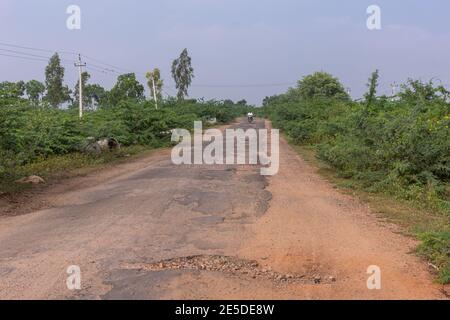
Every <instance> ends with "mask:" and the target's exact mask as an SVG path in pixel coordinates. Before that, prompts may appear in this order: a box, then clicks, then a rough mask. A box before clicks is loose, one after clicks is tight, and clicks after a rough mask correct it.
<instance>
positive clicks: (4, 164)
mask: <svg viewBox="0 0 450 320" xmlns="http://www.w3.org/2000/svg"><path fill="white" fill-rule="evenodd" d="M248 108H249V107H248V106H241V105H235V104H233V105H225V104H224V103H223V102H218V101H205V102H198V101H196V100H186V101H179V100H175V99H168V100H167V101H165V102H164V103H162V105H161V106H160V108H159V109H158V110H155V108H154V105H153V103H151V102H145V101H143V102H137V101H136V100H132V99H129V100H122V101H120V102H119V103H118V104H117V105H115V106H113V107H108V108H100V109H98V110H97V111H89V112H85V115H84V117H83V119H82V120H80V119H79V118H78V112H77V110H76V109H68V110H61V109H55V108H49V107H45V106H43V105H39V106H37V105H35V104H31V103H29V102H28V101H25V100H20V99H15V100H10V99H8V100H1V99H0V120H1V121H0V178H1V179H2V180H10V179H13V178H15V175H16V171H17V170H16V169H17V168H18V167H20V166H23V165H27V164H30V163H32V162H34V161H36V160H42V159H45V158H47V157H49V156H53V155H65V154H70V153H72V152H78V151H81V150H82V149H83V147H84V146H85V145H86V143H87V138H89V137H93V138H95V139H100V138H105V137H114V138H116V139H117V140H118V141H119V142H120V143H121V144H122V145H124V146H131V145H144V146H148V147H161V146H165V145H168V144H169V143H170V134H168V131H170V130H171V129H174V128H185V129H192V128H193V124H194V121H196V120H200V121H205V125H206V120H209V119H211V118H216V119H217V121H218V122H219V123H226V122H229V121H231V120H233V119H234V118H236V117H238V116H241V115H244V114H245V112H246V111H247V109H248Z"/></svg>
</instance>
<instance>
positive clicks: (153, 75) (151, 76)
mask: <svg viewBox="0 0 450 320" xmlns="http://www.w3.org/2000/svg"><path fill="white" fill-rule="evenodd" d="M145 76H146V78H147V80H148V81H147V85H148V87H149V89H150V95H151V96H152V98H154V97H155V94H156V98H157V99H158V100H161V97H162V94H161V92H162V87H163V85H164V81H163V80H162V79H161V71H160V70H159V69H158V68H155V69H153V71H150V72H147V74H146V75H145ZM153 82H154V84H155V91H156V93H155V92H153Z"/></svg>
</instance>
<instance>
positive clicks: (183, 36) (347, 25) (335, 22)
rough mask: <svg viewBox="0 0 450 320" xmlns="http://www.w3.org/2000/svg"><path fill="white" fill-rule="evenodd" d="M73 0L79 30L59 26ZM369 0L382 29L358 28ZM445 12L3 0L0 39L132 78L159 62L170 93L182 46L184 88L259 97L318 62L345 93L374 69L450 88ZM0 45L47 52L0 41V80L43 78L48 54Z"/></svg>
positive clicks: (426, 4) (404, 2)
mask: <svg viewBox="0 0 450 320" xmlns="http://www.w3.org/2000/svg"><path fill="white" fill-rule="evenodd" d="M72 4H75V5H78V6H79V7H80V8H81V12H82V16H81V30H69V29H67V27H66V20H67V18H68V16H69V15H68V14H66V9H67V7H68V6H69V5H72ZM371 4H376V5H378V6H380V8H381V24H382V25H381V26H382V29H381V30H376V31H369V30H368V29H367V27H366V20H367V17H368V15H367V13H366V9H367V7H368V6H369V5H371ZM449 18H450V1H448V0H432V1H425V0H422V1H419V0H396V1H392V0H379V1H376V0H371V1H366V0H342V1H337V0H322V1H320V0H270V1H269V0H161V1H159V0H152V1H142V0H126V1H125V0H123V1H119V0H90V1H88V0H71V1H65V0H39V1H36V0H34V1H32V0H28V1H26V0H1V1H0V30H1V33H0V43H8V44H14V45H19V46H26V47H34V48H42V49H50V50H58V51H69V52H81V53H82V54H84V55H87V56H90V57H92V58H94V59H96V60H99V61H102V62H105V63H108V64H112V65H114V66H117V67H120V68H123V69H126V70H131V71H135V72H137V73H138V75H139V77H138V78H139V79H140V81H141V83H142V84H145V82H144V78H143V74H144V73H145V72H146V71H148V70H150V69H152V68H154V67H159V68H160V69H161V71H162V75H163V78H164V80H165V83H166V88H165V91H166V92H167V93H170V94H173V95H174V94H175V89H174V83H173V80H172V79H171V76H170V66H171V63H172V61H173V59H175V58H176V57H177V56H178V55H179V53H180V52H181V50H182V49H183V48H185V47H186V48H188V51H189V53H190V55H191V57H192V63H193V67H194V69H195V79H194V81H193V84H192V85H193V86H192V87H191V88H190V90H189V93H190V96H191V97H194V98H201V97H205V98H206V99H210V98H216V99H226V98H230V99H233V100H239V99H244V98H245V99H247V100H248V101H249V102H251V103H254V104H259V103H260V102H261V100H262V99H263V98H264V97H265V96H267V95H273V94H277V93H281V92H284V91H286V89H287V88H288V87H289V84H290V83H295V82H296V81H297V80H298V79H300V78H301V77H303V76H305V75H307V74H309V73H312V72H314V71H320V70H323V71H327V72H330V73H332V74H333V75H335V76H338V77H339V78H340V79H341V81H342V82H343V84H344V85H345V86H346V87H349V88H351V90H352V95H353V96H354V97H355V98H357V97H360V96H361V95H362V94H363V93H364V91H365V89H366V88H365V85H366V82H367V78H368V77H369V75H370V73H371V72H372V71H373V70H374V69H376V68H378V69H379V70H380V74H381V79H380V82H381V83H380V93H386V94H387V93H389V92H390V86H389V84H390V83H393V82H397V83H401V82H404V81H406V79H408V78H410V77H412V78H420V79H422V80H429V79H431V78H436V79H439V80H440V81H442V83H443V84H446V85H447V86H448V87H450V85H448V84H450V73H449V70H450V25H449V24H450V19H449ZM1 49H3V50H1ZM5 50H14V51H20V52H27V53H31V54H35V55H39V56H49V55H51V53H48V52H44V51H43V52H37V51H29V50H25V49H19V48H12V47H7V46H3V45H0V81H5V80H8V81H18V80H30V79H37V80H41V81H43V80H44V68H45V66H46V62H44V61H35V60H33V61H30V60H22V59H17V58H12V57H6V56H2V55H1V54H9V55H17V53H15V52H11V51H5ZM62 57H63V58H64V59H67V60H73V58H74V56H73V55H70V54H62ZM35 58H38V57H35ZM87 62H88V65H89V64H90V65H91V66H92V63H94V64H95V65H98V63H95V62H93V61H92V60H91V61H87ZM65 67H66V77H65V81H66V83H67V84H68V85H69V87H70V88H73V86H74V84H75V82H76V77H77V70H76V69H75V67H74V66H73V64H72V63H71V62H70V61H67V62H65ZM92 67H93V66H92ZM89 72H90V73H91V75H92V78H91V83H99V84H101V85H103V86H104V87H106V88H108V89H109V88H110V87H111V86H112V85H113V84H114V83H115V80H116V78H117V74H113V73H107V74H103V73H100V72H98V71H92V70H89ZM269 84H281V85H279V86H265V85H269Z"/></svg>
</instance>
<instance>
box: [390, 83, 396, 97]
mask: <svg viewBox="0 0 450 320" xmlns="http://www.w3.org/2000/svg"><path fill="white" fill-rule="evenodd" d="M391 90H392V96H393V97H394V96H395V95H396V94H397V84H396V83H395V82H394V83H391Z"/></svg>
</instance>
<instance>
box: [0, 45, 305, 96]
mask: <svg viewBox="0 0 450 320" xmlns="http://www.w3.org/2000/svg"><path fill="white" fill-rule="evenodd" d="M0 46H7V47H13V48H21V49H26V50H34V51H41V52H58V53H62V54H70V55H78V53H75V52H71V51H63V50H49V49H42V48H35V47H30V46H22V45H15V44H10V43H5V42H0ZM0 50H2V51H7V52H11V53H17V54H21V55H27V56H31V57H36V58H46V59H50V57H46V56H40V55H35V54H31V53H27V52H20V51H15V50H8V49H1V48H0ZM2 56H11V57H16V58H23V59H25V57H19V56H12V55H5V54H2ZM81 56H82V57H84V58H85V59H87V60H91V61H94V62H96V63H98V64H94V63H90V62H89V63H88V64H87V68H89V69H91V70H95V69H97V70H96V71H98V72H101V73H103V74H111V73H115V74H122V72H130V73H134V74H136V76H139V77H142V78H143V79H146V75H145V73H143V72H135V71H132V70H130V69H127V68H122V67H118V66H116V65H113V64H110V63H107V62H104V61H102V60H100V59H97V58H93V57H90V56H87V55H84V54H81ZM27 60H32V59H27ZM35 60H37V61H44V60H38V59H35ZM61 61H67V62H70V63H73V62H74V61H75V60H67V59H61ZM101 65H104V66H107V67H109V68H106V67H103V66H101ZM120 70H122V72H120ZM295 84H296V82H284V83H258V84H193V85H192V86H191V87H194V88H264V87H284V86H291V85H295ZM166 87H168V86H166ZM171 87H172V88H175V86H171Z"/></svg>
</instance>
